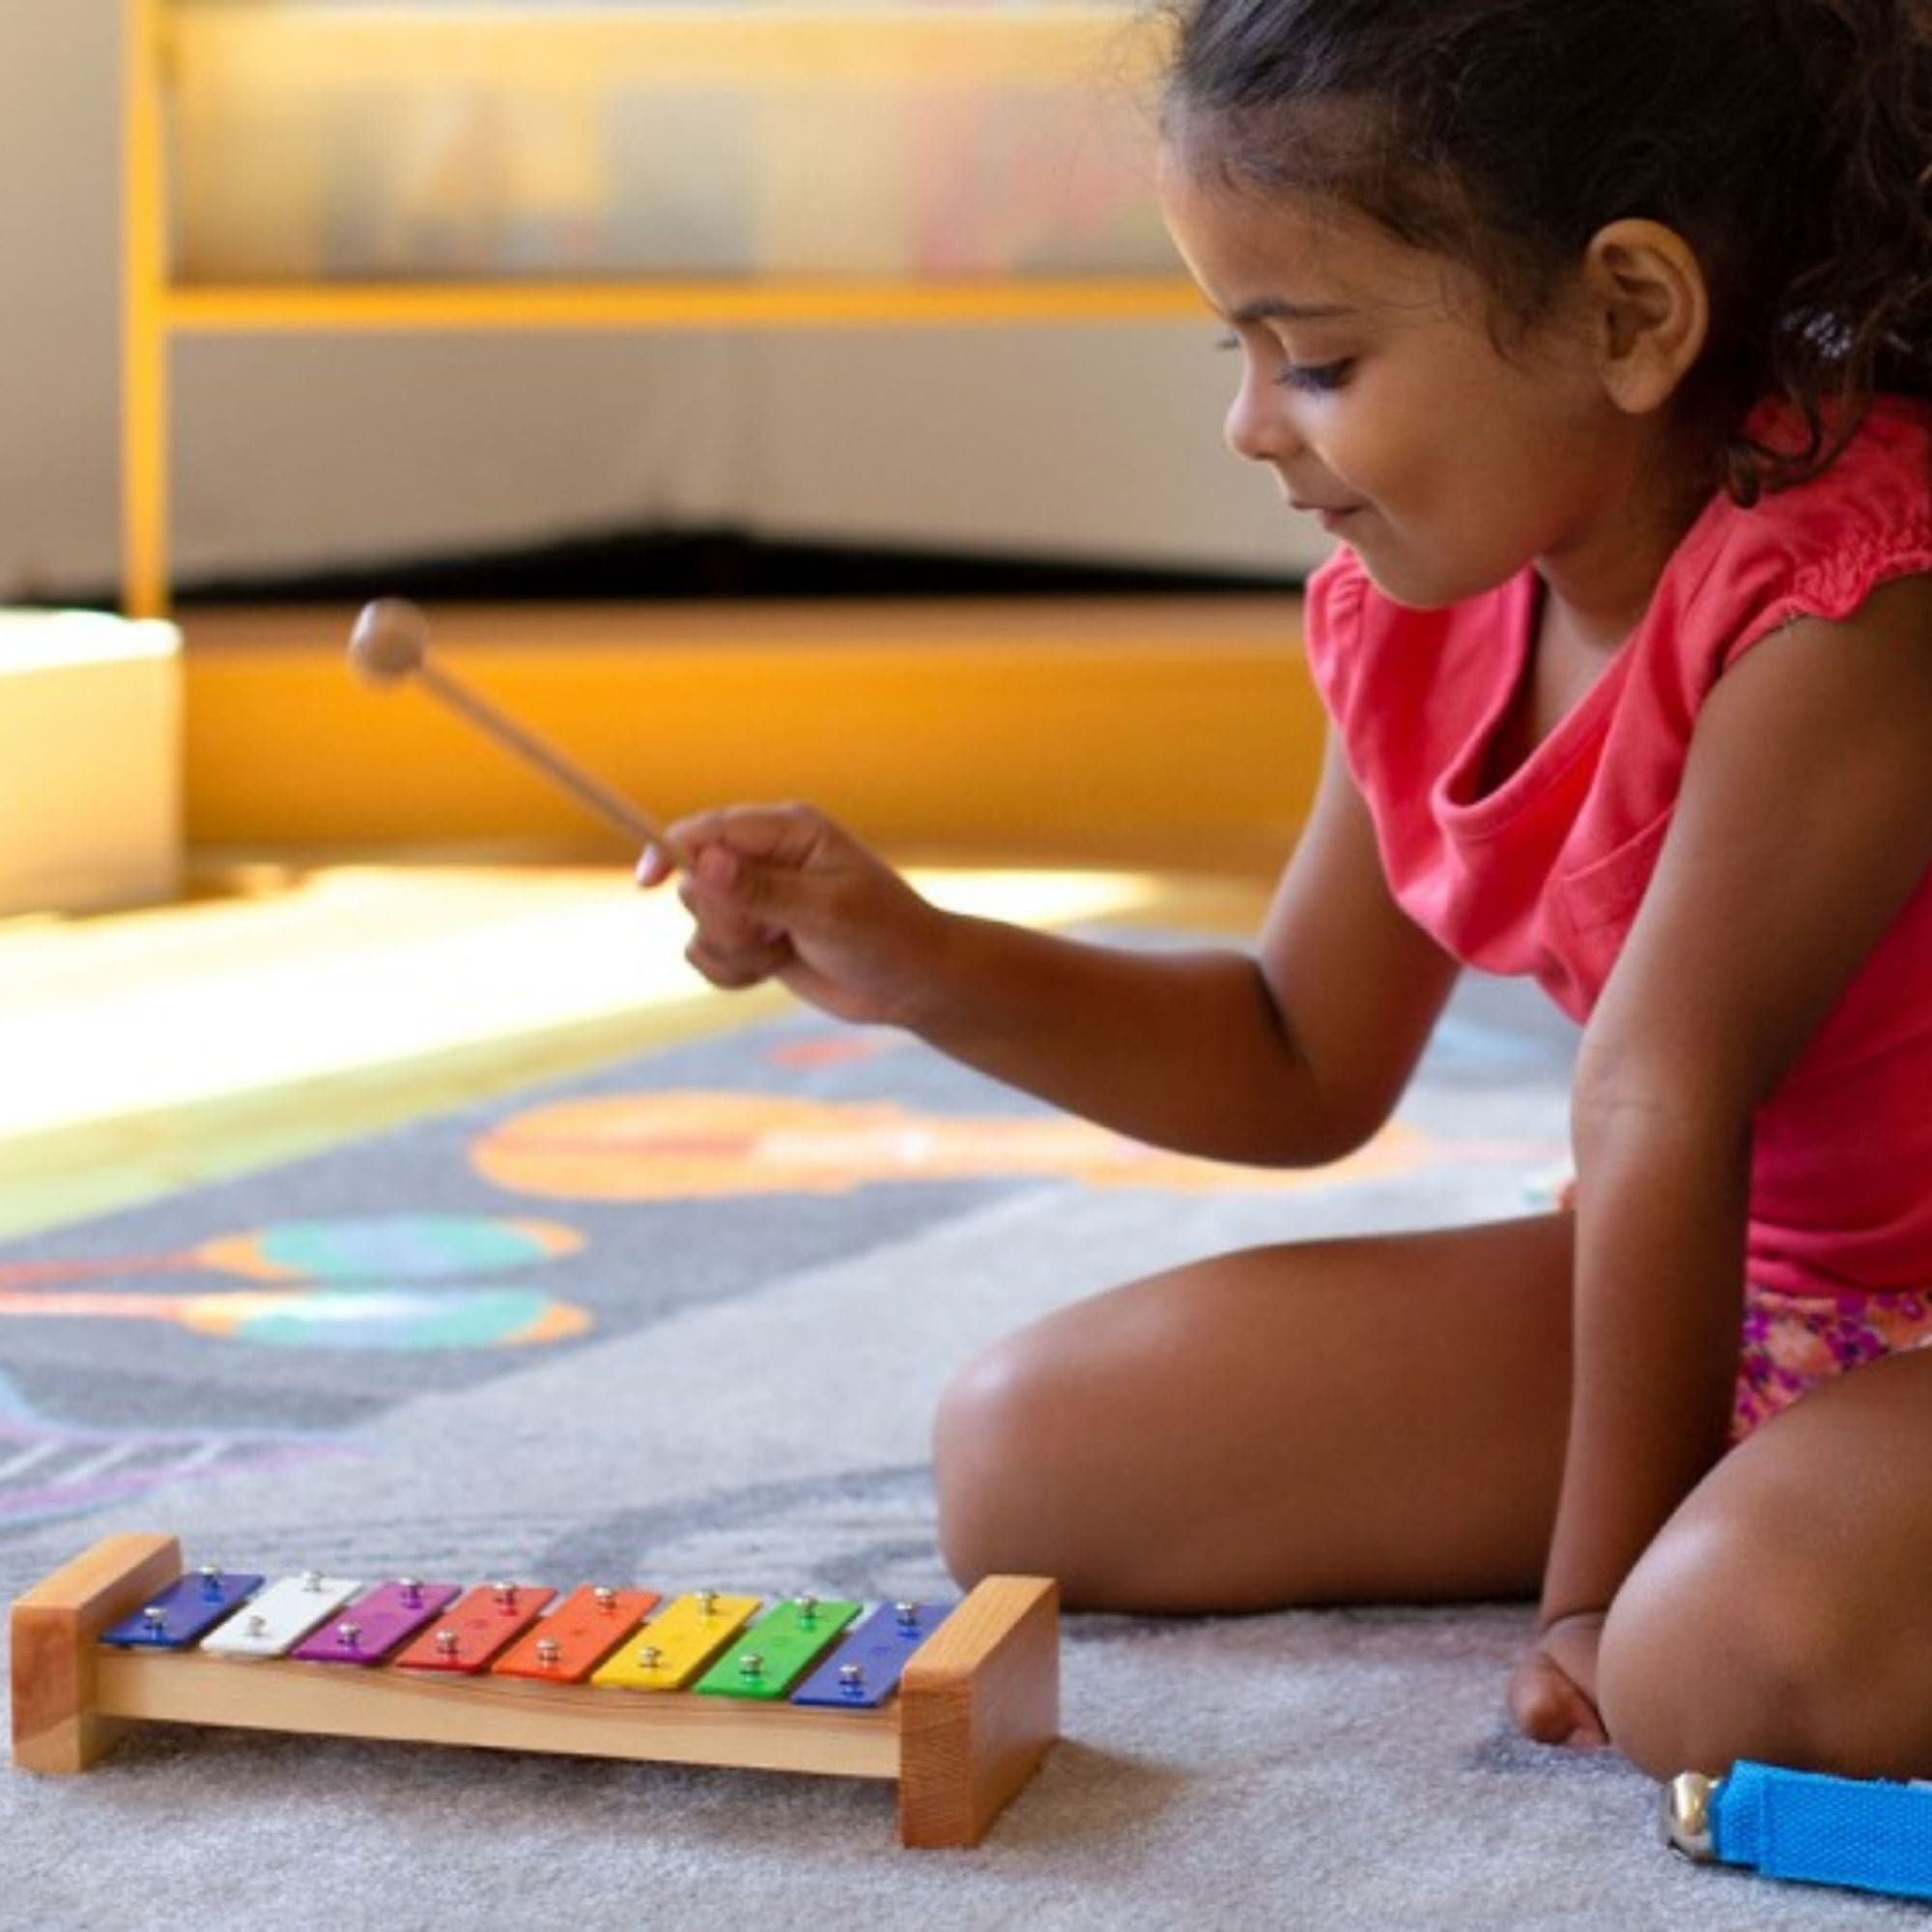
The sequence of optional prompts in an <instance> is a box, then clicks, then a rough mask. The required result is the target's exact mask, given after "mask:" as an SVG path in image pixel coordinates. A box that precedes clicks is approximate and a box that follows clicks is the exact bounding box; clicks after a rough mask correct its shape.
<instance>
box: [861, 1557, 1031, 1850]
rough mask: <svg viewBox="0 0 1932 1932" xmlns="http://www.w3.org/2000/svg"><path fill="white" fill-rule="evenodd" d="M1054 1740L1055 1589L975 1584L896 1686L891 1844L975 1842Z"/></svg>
mask: <svg viewBox="0 0 1932 1932" xmlns="http://www.w3.org/2000/svg"><path fill="white" fill-rule="evenodd" d="M1059 1735H1060V1588H1059V1585H1058V1584H1056V1583H1054V1582H1053V1581H1051V1580H1050V1579H1048V1578H1045V1577H986V1578H985V1579H984V1580H983V1581H981V1582H980V1583H978V1584H976V1585H975V1586H974V1588H973V1590H972V1591H971V1592H970V1593H969V1594H968V1596H967V1598H966V1600H965V1602H964V1603H962V1604H961V1605H959V1607H958V1608H957V1609H956V1610H954V1611H953V1612H952V1615H951V1616H950V1617H948V1618H947V1620H946V1622H945V1623H944V1624H942V1625H941V1626H940V1628H939V1629H938V1631H936V1632H935V1633H934V1634H933V1635H932V1636H931V1637H930V1638H929V1639H928V1640H927V1641H926V1642H925V1643H924V1644H923V1646H922V1647H921V1648H920V1649H919V1651H918V1652H916V1653H915V1654H914V1656H913V1658H912V1659H911V1661H910V1662H908V1663H907V1664H906V1669H905V1676H904V1678H903V1679H902V1680H901V1682H900V1685H899V1839H900V1842H901V1843H902V1844H906V1845H912V1846H918V1847H921V1848H923V1849H927V1850H942V1849H946V1848H950V1847H963V1846H967V1845H977V1844H978V1843H979V1842H980V1839H981V1838H982V1837H984V1836H985V1834H986V1832H987V1830H988V1828H989V1827H990V1826H991V1825H992V1823H993V1820H994V1819H995V1818H997V1817H998V1816H999V1815H1000V1813H1001V1812H1002V1811H1003V1810H1004V1809H1005V1808H1006V1806H1007V1804H1008V1803H1009V1801H1010V1800H1011V1799H1012V1797H1013V1795H1014V1794H1015V1793H1016V1792H1017V1791H1018V1790H1019V1788H1020V1787H1021V1786H1022V1785H1023V1784H1025V1782H1026V1781H1027V1779H1028V1778H1029V1777H1031V1776H1033V1774H1034V1772H1035V1770H1036V1769H1037V1766H1038V1764H1039V1761H1040V1759H1041V1758H1042V1757H1044V1756H1045V1755H1046V1752H1047V1750H1048V1748H1049V1747H1051V1746H1052V1744H1053V1743H1054V1741H1055V1739H1057V1738H1058V1737H1059Z"/></svg>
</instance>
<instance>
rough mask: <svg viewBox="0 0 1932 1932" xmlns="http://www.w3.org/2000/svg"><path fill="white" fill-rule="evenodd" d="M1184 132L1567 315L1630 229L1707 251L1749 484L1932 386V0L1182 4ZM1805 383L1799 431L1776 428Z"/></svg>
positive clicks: (1263, 184) (1816, 458)
mask: <svg viewBox="0 0 1932 1932" xmlns="http://www.w3.org/2000/svg"><path fill="white" fill-rule="evenodd" d="M1170 6H1171V15H1172V22H1173V31H1174V42H1173V54H1172V58H1171V62H1170V66H1169V71H1168V82H1167V87H1168V114H1169V128H1170V131H1171V132H1174V131H1182V132H1184V135H1185V142H1184V151H1185V153H1186V155H1187V156H1188V158H1189V160H1190V162H1191V163H1192V164H1194V165H1196V166H1199V167H1203V168H1208V169H1211V170H1213V171H1215V172H1216V173H1217V174H1218V175H1219V176H1220V177H1221V178H1222V179H1224V180H1225V181H1226V182H1227V183H1229V184H1230V185H1235V186H1238V187H1242V188H1247V189H1259V190H1262V191H1267V190H1270V189H1302V190H1314V191H1317V192H1320V193H1323V194H1327V195H1332V196H1335V197H1336V198H1338V199H1339V200H1340V201H1341V202H1342V204H1343V205H1345V206H1347V207H1350V208H1352V209H1353V210H1355V211H1356V212H1358V213H1361V214H1364V215H1366V216H1368V217H1369V218H1370V219H1372V220H1374V221H1376V222H1378V223H1379V224H1380V225H1381V226H1382V227H1383V228H1384V229H1386V230H1387V231H1388V232H1390V233H1391V234H1393V235H1395V236H1396V237H1397V238H1398V239H1400V240H1402V241H1406V242H1409V243H1411V244H1413V245H1415V246H1418V247H1424V248H1429V249H1432V250H1435V252H1438V253H1441V254H1444V255H1447V256H1450V257H1451V258H1453V259H1455V260H1458V261H1460V262H1463V264H1465V265H1466V266H1468V267H1470V268H1473V269H1474V270H1477V271H1478V272H1479V273H1480V274H1482V275H1483V276H1484V277H1485V279H1486V280H1487V281H1488V282H1489V283H1490V284H1491V285H1492V288H1493V289H1494V290H1495V291H1496V294H1497V299H1498V309H1497V313H1498V315H1499V316H1500V317H1502V318H1506V319H1508V320H1510V321H1513V322H1514V323H1516V324H1518V325H1524V326H1526V325H1529V324H1531V323H1533V322H1534V321H1535V320H1537V318H1538V317H1539V316H1540V315H1542V314H1543V313H1545V312H1546V311H1547V309H1548V305H1549V303H1550V302H1551V300H1552V298H1554V297H1555V295H1556V294H1557V292H1558V291H1559V289H1560V288H1561V287H1562V286H1563V284H1564V281H1565V278H1566V277H1567V275H1568V274H1570V273H1571V272H1572V271H1574V269H1575V267H1576V265H1577V263H1578V262H1579V261H1580V259H1581V256H1582V252H1583V249H1584V246H1585V244H1586V243H1587V242H1588V241H1589V239H1590V237H1591V236H1592V235H1594V234H1595V233H1596V232H1597V230H1598V229H1600V228H1602V227H1603V226H1604V225H1605V223H1606V222H1610V221H1614V220H1617V219H1619V218H1622V217H1626V216H1638V217H1647V218H1649V219H1652V220H1655V221H1660V222H1662V223H1663V224H1665V225H1666V226H1668V227H1670V228H1673V229H1675V230H1676V231H1677V232H1678V233H1679V234H1680V235H1681V236H1683V237H1684V239H1685V240H1686V241H1688V242H1689V243H1690V245H1691V247H1692V248H1694V249H1695V251H1696V253H1697V257H1698V260H1699V262H1700V263H1701V265H1702V267H1703V270H1704V274H1705V278H1706V280H1707V282H1708V284H1709V287H1710V294H1711V305H1712V333H1711V340H1710V343H1709V345H1708V347H1707V349H1706V351H1705V353H1704V355H1703V357H1702V359H1701V361H1700V364H1699V366H1698V368H1697V370H1696V371H1694V372H1693V377H1692V382H1691V384H1690V387H1689V388H1688V389H1687V398H1688V399H1689V400H1690V401H1692V402H1693V403H1695V404H1696V405H1697V406H1698V407H1699V408H1700V409H1701V410H1702V411H1703V412H1704V415H1705V420H1706V422H1707V424H1708V427H1709V429H1710V431H1711V435H1712V444H1713V452H1712V453H1713V456H1714V459H1715V460H1716V461H1717V462H1719V464H1720V466H1721V474H1722V476H1723V479H1724V482H1725V485H1726V487H1727V488H1728V489H1729V491H1730V493H1731V495H1732V496H1733V497H1736V498H1737V499H1738V500H1739V501H1741V502H1750V501H1753V500H1755V498H1756V497H1758V495H1759V494H1760V493H1761V492H1764V491H1768V490H1776V489H1783V488H1787V487H1789V486H1790V485H1792V484H1794V483H1799V482H1803V481H1804V480H1805V479H1806V478H1808V477H1811V476H1814V475H1816V474H1817V473H1818V472H1819V471H1820V470H1822V469H1825V468H1826V467H1827V465H1829V464H1830V463H1831V462H1832V460H1833V457H1834V456H1835V455H1836V454H1837V452H1838V451H1839V450H1840V449H1841V448H1842V447H1843V446H1844V444H1845V442H1846V441H1847V440H1849V439H1850V438H1851V436H1852V435H1853V433H1854V432H1855V431H1856V429H1857V427H1858V424H1859V421H1860V419H1861V415H1862V412H1863V409H1864V407H1865V404H1866V402H1867V400H1868V399H1869V398H1870V397H1871V396H1872V395H1873V394H1875V393H1878V392H1892V393H1903V394H1908V395H1917V396H1927V397H1932V0H1170ZM1780 397H1781V398H1783V399H1784V400H1785V401H1786V402H1787V403H1788V404H1789V405H1790V406H1791V416H1790V420H1791V421H1793V422H1795V423H1797V424H1801V425H1802V426H1803V428H1802V433H1799V434H1797V435H1795V436H1793V437H1791V438H1788V439H1787V438H1786V437H1784V436H1783V435H1782V434H1780V435H1778V436H1776V437H1775V438H1770V439H1767V438H1765V437H1764V436H1762V435H1756V436H1754V435H1753V434H1752V433H1751V431H1750V430H1749V429H1748V428H1747V415H1749V414H1750V412H1752V409H1753V406H1754V405H1756V404H1757V403H1758V402H1760V401H1763V400H1766V399H1773V398H1780Z"/></svg>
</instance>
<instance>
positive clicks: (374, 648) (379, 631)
mask: <svg viewBox="0 0 1932 1932" xmlns="http://www.w3.org/2000/svg"><path fill="white" fill-rule="evenodd" d="M428 655H429V619H428V618H427V617H425V616H424V615H423V613H422V612H421V611H419V610H418V609H417V608H416V607H415V606H414V605H413V604H412V603H410V602H408V600H407V599H405V598H401V597H379V598H377V600H376V601H375V603H373V604H366V605H364V606H363V608H362V614H361V615H360V616H359V617H357V618H356V620H355V629H354V630H353V631H352V632H350V634H349V662H350V663H351V664H352V665H353V666H355V669H356V670H357V671H359V672H360V673H361V674H362V676H364V677H365V678H367V679H368V680H369V681H370V683H372V684H394V683H396V682H397V681H398V680H400V679H402V678H406V677H413V676H414V675H415V674H416V672H417V671H419V670H421V669H422V668H423V660H424V659H425V658H426V657H427V656H428Z"/></svg>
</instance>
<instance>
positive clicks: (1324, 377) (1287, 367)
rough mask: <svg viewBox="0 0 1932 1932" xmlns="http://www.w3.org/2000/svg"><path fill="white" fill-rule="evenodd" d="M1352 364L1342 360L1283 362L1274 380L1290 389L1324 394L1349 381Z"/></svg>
mask: <svg viewBox="0 0 1932 1932" xmlns="http://www.w3.org/2000/svg"><path fill="white" fill-rule="evenodd" d="M1354 366H1355V365H1354V363H1353V362H1351V361H1349V360H1347V359H1344V360H1342V361H1340V362H1285V363H1283V365H1282V370H1281V374H1280V375H1279V376H1277V377H1276V378H1275V380H1276V381H1277V382H1278V383H1283V384H1287V386H1288V387H1289V388H1291V389H1307V390H1312V391H1314V392H1315V393H1316V394H1326V393H1327V392H1328V391H1330V390H1333V389H1339V388H1341V387H1342V386H1343V384H1346V383H1347V382H1348V380H1349V375H1350V371H1351V370H1352V369H1353V368H1354Z"/></svg>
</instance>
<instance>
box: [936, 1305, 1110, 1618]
mask: <svg viewBox="0 0 1932 1932" xmlns="http://www.w3.org/2000/svg"><path fill="white" fill-rule="evenodd" d="M1054 1355H1055V1351H1054V1350H1051V1349H1050V1348H1048V1347H1046V1346H1044V1345H1043V1344H1042V1342H1041V1340H1040V1338H1039V1335H1038V1331H1037V1330H1035V1329H1027V1330H1023V1331H1022V1332H1021V1333H1019V1334H1017V1335H1011V1336H1009V1337H1007V1339H1006V1340H1004V1341H1002V1342H999V1343H997V1344H995V1345H994V1347H992V1348H991V1349H988V1350H985V1352H984V1353H982V1354H980V1355H978V1356H976V1357H975V1358H974V1359H973V1360H971V1361H969V1362H968V1363H967V1364H966V1365H965V1367H964V1368H962V1369H960V1370H959V1372H958V1373H957V1374H956V1375H954V1377H953V1378H952V1381H951V1382H949V1383H948V1384H947V1386H946V1389H945V1390H944V1392H943V1393H942V1395H941V1397H940V1400H939V1409H938V1413H937V1416H936V1417H935V1420H934V1424H933V1441H932V1463H933V1484H934V1488H935V1491H936V1492H937V1502H938V1513H939V1545H940V1549H941V1552H942V1554H943V1555H944V1557H945V1559H946V1565H947V1568H948V1569H949V1570H950V1571H951V1572H952V1575H953V1577H955V1578H956V1579H957V1580H958V1581H959V1582H960V1583H961V1584H964V1585H970V1584H971V1583H973V1582H975V1581H977V1580H978V1579H979V1578H980V1577H985V1576H989V1575H993V1574H995V1573H1006V1574H1017V1575H1029V1574H1037V1573H1041V1572H1044V1573H1045V1574H1058V1573H1057V1571H1055V1570H1052V1569H1050V1568H1049V1567H1048V1565H1049V1563H1051V1562H1057V1561H1058V1560H1059V1557H1058V1553H1057V1552H1056V1551H1054V1550H1052V1549H1051V1548H1050V1547H1049V1545H1048V1541H1047V1538H1046V1536H1045V1533H1044V1532H1045V1529H1046V1526H1047V1521H1048V1520H1050V1519H1051V1518H1052V1517H1053V1516H1054V1515H1055V1514H1057V1513H1058V1512H1057V1511H1056V1509H1055V1506H1054V1495H1053V1491H1054V1487H1055V1484H1056V1482H1057V1480H1060V1479H1064V1477H1065V1474H1066V1472H1067V1468H1068V1455H1067V1448H1068V1445H1067V1444H1066V1442H1065V1440H1064V1439H1063V1438H1064V1436H1065V1407H1066V1403H1067V1398H1068V1388H1067V1384H1066V1378H1065V1374H1064V1371H1063V1370H1062V1368H1061V1367H1060V1366H1059V1365H1057V1363H1056V1361H1055V1359H1054ZM1075 1460H1076V1461H1077V1458H1076V1459H1075Z"/></svg>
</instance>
